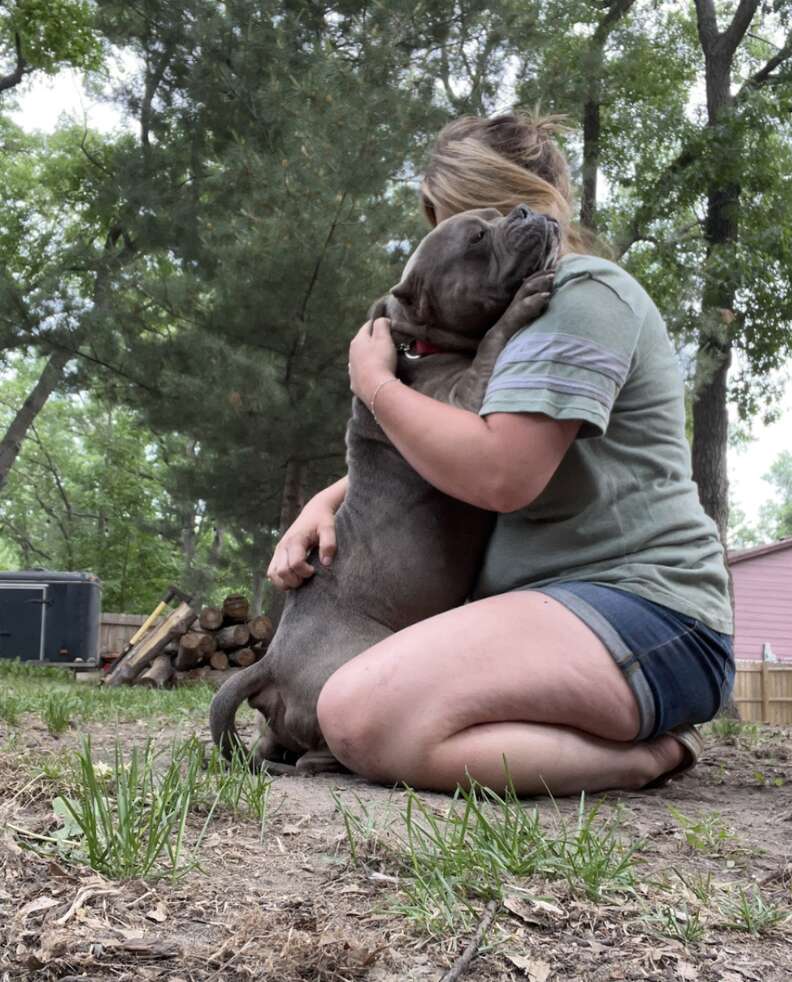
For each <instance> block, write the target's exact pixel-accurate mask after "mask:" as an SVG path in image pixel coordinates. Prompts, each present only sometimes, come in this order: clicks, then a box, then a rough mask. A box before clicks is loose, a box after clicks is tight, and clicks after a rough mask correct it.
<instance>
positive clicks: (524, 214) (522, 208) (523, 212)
mask: <svg viewBox="0 0 792 982" xmlns="http://www.w3.org/2000/svg"><path fill="white" fill-rule="evenodd" d="M517 214H518V215H519V216H520V218H529V217H530V215H531V210H530V208H528V207H527V206H526V205H518V206H517Z"/></svg>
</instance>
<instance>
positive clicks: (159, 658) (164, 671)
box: [124, 594, 273, 689]
mask: <svg viewBox="0 0 792 982" xmlns="http://www.w3.org/2000/svg"><path fill="white" fill-rule="evenodd" d="M192 615H193V616H188V617H187V618H181V620H180V623H179V625H178V628H177V630H176V631H175V632H174V633H173V634H172V635H171V636H170V638H169V639H168V640H167V641H166V642H165V643H163V644H162V645H160V646H159V650H158V651H157V652H156V653H155V654H154V656H153V658H150V659H148V660H147V663H146V664H145V665H141V666H140V671H139V673H138V674H136V675H135V676H134V677H133V678H125V679H124V681H126V682H130V683H131V684H133V685H143V686H148V687H150V688H152V689H162V688H165V687H168V686H172V685H180V684H184V683H188V682H194V681H200V680H202V681H205V682H208V683H209V684H210V685H212V686H214V687H219V686H220V685H222V683H223V682H224V681H225V680H226V679H227V678H228V677H229V676H231V675H233V674H234V673H235V672H238V671H240V670H241V669H243V668H247V667H248V666H249V665H252V664H253V663H254V662H257V661H258V660H259V658H261V657H262V656H263V655H264V654H265V652H266V650H267V647H268V645H269V643H270V641H271V640H272V635H273V627H272V621H271V620H270V619H269V617H267V616H266V615H264V614H259V615H258V616H256V617H251V616H250V605H249V603H248V601H247V599H246V598H245V597H243V596H241V595H239V594H232V595H231V596H228V597H226V598H225V600H224V602H223V606H222V607H204V608H202V609H201V610H200V611H197V610H193V612H192ZM131 654H132V652H130V655H131Z"/></svg>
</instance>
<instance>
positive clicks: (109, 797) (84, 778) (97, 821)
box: [53, 740, 211, 880]
mask: <svg viewBox="0 0 792 982" xmlns="http://www.w3.org/2000/svg"><path fill="white" fill-rule="evenodd" d="M158 756H159V755H158V754H157V753H156V752H155V750H154V748H153V745H152V744H151V743H150V742H149V743H146V744H145V746H144V747H143V748H140V749H139V748H137V747H135V748H133V749H132V751H131V753H130V754H128V756H127V757H126V758H125V757H124V756H123V755H122V752H121V749H120V746H119V744H116V746H115V751H114V754H113V758H112V762H111V764H110V765H109V766H108V765H107V764H102V763H98V762H96V761H94V758H93V754H92V749H91V742H90V740H86V741H85V742H84V743H83V746H82V749H81V750H80V752H79V754H78V755H77V762H76V763H77V769H78V780H77V782H76V786H75V791H74V797H73V798H70V797H61V798H56V799H55V801H54V802H53V808H54V810H55V814H56V817H58V818H60V819H61V820H62V823H63V824H62V832H63V833H64V834H63V836H62V838H61V839H60V841H59V843H58V852H59V853H60V854H61V855H62V856H63V857H64V858H66V859H70V860H71V861H78V862H79V861H85V862H87V863H88V865H89V866H90V867H91V868H92V869H95V870H96V871H97V872H99V873H101V874H102V875H104V876H107V877H109V878H110V879H117V880H121V879H129V878H130V877H151V876H156V875H163V874H166V873H167V874H170V876H171V877H172V878H176V877H178V876H181V875H183V874H184V873H186V872H188V871H189V870H190V869H191V868H193V866H194V865H195V861H194V858H186V859H185V856H184V848H185V846H184V837H185V830H186V825H187V817H188V815H189V812H190V808H191V806H192V804H193V801H194V798H195V794H196V789H197V786H198V784H199V782H200V773H201V763H202V758H201V755H200V754H199V753H196V751H195V747H194V745H193V744H191V743H188V744H185V745H183V746H181V747H178V748H174V750H173V752H172V754H171V757H170V760H168V761H167V762H166V764H165V766H164V768H163V767H161V766H159V761H158ZM209 817H211V812H210V815H209ZM208 820H209V819H208V818H207V823H208ZM205 829H206V823H205V824H204V831H205ZM202 837H203V832H202V833H201V836H199V841H200V839H201V838H202Z"/></svg>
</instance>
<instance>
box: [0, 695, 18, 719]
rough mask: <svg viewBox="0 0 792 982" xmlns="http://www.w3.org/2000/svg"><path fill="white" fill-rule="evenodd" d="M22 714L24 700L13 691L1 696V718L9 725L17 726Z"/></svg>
mask: <svg viewBox="0 0 792 982" xmlns="http://www.w3.org/2000/svg"><path fill="white" fill-rule="evenodd" d="M21 714H22V700H21V699H20V698H19V697H18V696H16V695H14V694H13V693H10V694H6V693H4V694H3V695H2V696H0V719H1V720H2V721H3V722H4V723H7V724H8V725H9V726H17V725H18V723H19V717H20V716H21Z"/></svg>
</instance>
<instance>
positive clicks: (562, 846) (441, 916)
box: [334, 782, 641, 933]
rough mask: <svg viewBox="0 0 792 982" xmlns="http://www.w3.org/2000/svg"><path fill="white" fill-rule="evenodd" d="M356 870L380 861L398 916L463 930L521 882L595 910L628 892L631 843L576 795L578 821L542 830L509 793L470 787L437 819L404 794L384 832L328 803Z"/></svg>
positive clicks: (432, 927) (357, 813)
mask: <svg viewBox="0 0 792 982" xmlns="http://www.w3.org/2000/svg"><path fill="white" fill-rule="evenodd" d="M334 800H335V804H336V808H337V810H338V811H339V812H340V813H341V815H342V818H343V821H344V825H345V829H346V835H347V844H348V846H349V850H350V854H351V856H352V859H353V861H354V862H365V861H366V859H371V858H378V857H379V856H380V855H381V854H383V853H384V854H385V855H386V856H387V857H388V858H390V859H391V861H392V862H395V863H396V865H397V868H398V869H399V873H400V877H399V883H400V887H401V891H402V895H403V896H402V898H401V899H400V900H399V901H398V904H397V909H398V910H399V911H400V912H401V913H402V914H404V915H405V916H406V917H408V918H409V919H411V920H414V921H416V922H417V923H419V924H420V925H421V926H422V927H423V928H424V929H425V930H427V931H429V932H430V933H437V932H441V931H449V930H455V929H457V928H466V927H469V926H470V924H471V923H472V922H473V921H474V920H475V917H476V903H477V902H479V901H481V900H490V899H498V900H502V899H503V898H504V896H506V894H507V893H509V892H519V891H520V890H522V889H524V888H523V887H522V885H521V882H522V880H523V879H524V878H527V877H531V876H540V877H544V878H546V879H554V880H563V881H565V882H566V883H567V884H568V886H569V888H570V890H571V891H572V892H573V893H579V894H581V895H583V896H585V897H587V898H589V899H590V900H596V901H602V900H605V899H606V898H607V897H611V896H613V895H615V894H618V893H620V892H622V891H625V890H626V891H629V890H631V889H632V887H633V885H634V860H633V857H634V855H635V853H636V852H637V851H638V850H639V849H640V847H641V843H640V842H638V841H633V842H630V841H626V840H625V839H624V838H623V836H622V833H621V828H620V825H619V821H618V817H616V818H613V817H612V818H610V819H602V818H601V817H600V815H599V811H600V808H599V806H595V807H594V808H589V809H587V808H586V806H585V796H584V795H581V799H580V807H579V810H578V815H577V820H576V821H575V822H573V823H567V822H565V821H562V820H561V819H560V818H559V820H558V822H557V823H556V825H555V827H554V828H552V829H548V828H545V827H544V825H543V824H542V821H541V819H540V816H539V813H538V812H537V811H536V809H528V808H526V807H525V806H524V805H523V803H522V802H520V801H519V799H518V798H517V797H516V795H515V793H514V791H513V789H509V790H507V792H506V794H505V795H504V796H503V797H501V796H499V795H497V794H496V793H495V792H494V791H491V790H489V789H488V788H483V787H481V786H480V785H478V784H476V783H475V782H473V783H472V784H471V787H470V789H468V790H464V789H461V788H460V789H459V790H458V791H457V792H456V794H455V795H454V799H453V801H452V803H451V804H450V806H449V807H448V808H447V809H446V810H445V811H444V812H437V811H436V810H435V809H434V808H432V807H431V806H430V805H428V804H427V803H426V802H425V801H424V800H423V799H422V798H421V797H420V796H419V795H417V794H416V793H415V792H414V791H412V790H411V789H407V804H406V808H405V809H404V811H403V812H402V814H401V815H400V817H399V818H398V819H396V820H392V821H390V822H389V823H388V824H387V826H386V827H384V828H383V827H382V826H381V824H378V823H377V821H376V820H375V819H374V818H373V817H372V816H371V815H370V814H369V813H368V811H367V809H366V808H365V806H364V805H363V803H362V802H360V801H359V800H358V808H357V810H355V809H352V808H350V807H349V806H348V805H346V804H345V803H344V802H343V801H341V799H340V798H339V797H338V796H337V795H334Z"/></svg>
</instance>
